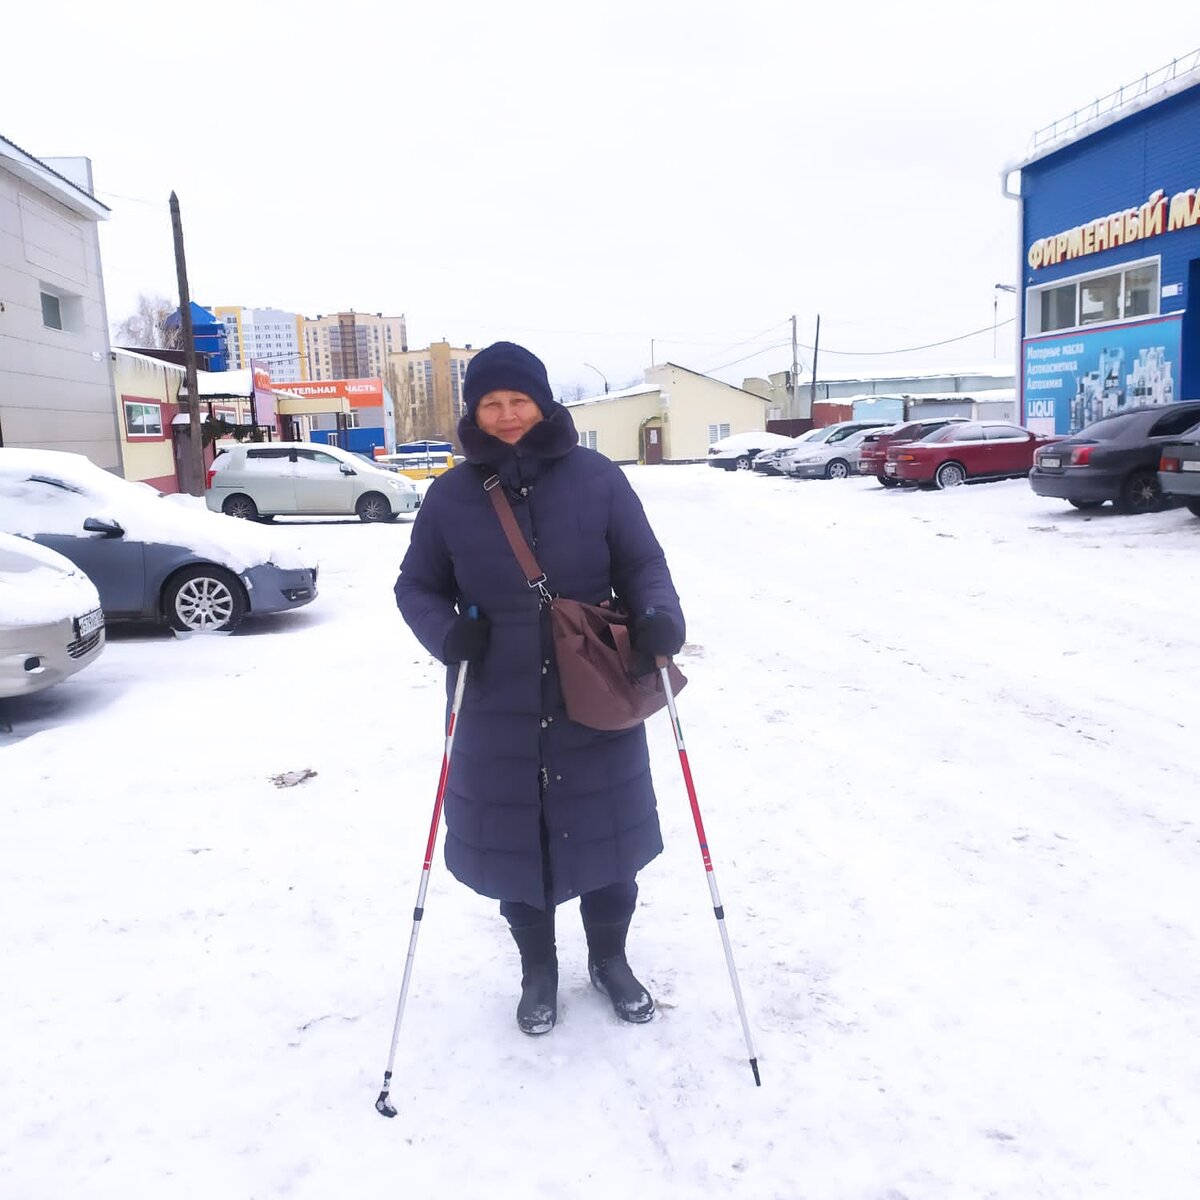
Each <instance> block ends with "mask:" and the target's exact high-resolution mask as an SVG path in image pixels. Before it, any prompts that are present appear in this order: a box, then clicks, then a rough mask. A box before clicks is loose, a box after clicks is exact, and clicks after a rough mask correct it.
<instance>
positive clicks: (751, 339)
mask: <svg viewBox="0 0 1200 1200" xmlns="http://www.w3.org/2000/svg"><path fill="white" fill-rule="evenodd" d="M783 324H786V322H784V321H776V322H775V324H774V325H768V326H767V327H766V329H764V330H763V331H762V332H761V333H756V334H755V335H754V336H753V337H748V338H744V339H743V340H742V341H740V342H730V343H729V344H727V345H725V346H722V347H721V354H725V353H726V352H727V351H729V350H736V349H737V348H738V347H739V346H749V345H751V344H758V345H761V344H762V343H761V342H759V338H762V337H765V336H766V335H767V334H768V333H771V332H772V331H773V330H775V329H778V328H779V326H780V325H783ZM654 340H655V341H656V342H657V341H658V340H659V339H658V338H655V339H654ZM768 349H770V350H774V349H775V347H774V346H769V347H767V348H766V349H763V350H760V351H758V353H760V354H765V353H766V352H767V350H768ZM717 357H720V355H718V356H717ZM747 357H748V358H753V357H754V356H753V355H747ZM738 361H739V362H744V361H745V360H744V359H738ZM728 365H732V364H728ZM716 369H717V370H718V371H719V370H721V369H722V368H720V367H717V368H716ZM700 374H701V375H703V374H705V372H704V371H701V372H700Z"/></svg>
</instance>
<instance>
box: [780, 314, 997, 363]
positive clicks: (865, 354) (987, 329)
mask: <svg viewBox="0 0 1200 1200" xmlns="http://www.w3.org/2000/svg"><path fill="white" fill-rule="evenodd" d="M1015 321H1016V318H1015V317H1009V318H1008V319H1007V320H1004V321H1001V322H1000V323H999V324H997V325H995V326H992V325H985V326H984V327H983V328H982V329H975V330H973V331H972V332H971V333H961V334H959V335H958V336H957V337H952V338H945V339H944V340H943V341H940V342H926V343H925V344H924V345H923V346H905V347H904V349H902V350H827V349H826V348H825V347H824V346H822V347H821V353H822V354H844V355H846V356H847V357H850V358H870V357H872V356H875V355H887V354H911V353H913V352H914V351H916V350H932V349H934V348H935V347H937V346H949V345H950V344H951V343H952V342H965V341H966V340H967V339H968V338H973V337H978V336H979V335H980V334H981V333H991V332H992V330H993V329H999V328H1000V326H1002V325H1012V324H1013V323H1014V322H1015ZM801 344H803V343H801ZM804 349H805V350H811V349H812V347H811V346H804Z"/></svg>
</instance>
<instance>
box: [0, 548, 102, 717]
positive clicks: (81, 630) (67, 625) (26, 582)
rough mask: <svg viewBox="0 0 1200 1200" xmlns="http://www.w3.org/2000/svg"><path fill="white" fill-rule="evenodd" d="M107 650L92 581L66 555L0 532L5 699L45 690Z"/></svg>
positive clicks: (0, 668) (1, 690)
mask: <svg viewBox="0 0 1200 1200" xmlns="http://www.w3.org/2000/svg"><path fill="white" fill-rule="evenodd" d="M103 649H104V613H103V612H102V611H101V608H100V597H99V595H98V594H97V592H96V588H95V586H94V585H93V584H92V581H91V580H90V579H88V577H87V576H86V575H84V574H83V572H82V571H80V570H79V569H78V568H76V567H75V566H73V565H72V564H71V563H70V562H68V561H67V559H65V558H63V556H62V555H61V554H57V553H55V552H54V551H53V550H50V549H48V548H47V547H45V546H39V545H38V544H37V543H36V542H31V541H29V540H28V539H26V538H19V537H14V536H12V534H8V533H0V698H4V697H8V696H24V695H28V694H29V693H30V692H40V691H41V690H42V689H43V688H48V687H50V686H51V684H55V683H58V682H60V681H61V680H63V679H66V678H67V676H68V675H74V674H75V672H76V671H82V670H83V668H84V667H86V666H87V665H88V664H89V663H92V662H95V661H96V659H97V658H99V657H100V652H101V651H102V650H103Z"/></svg>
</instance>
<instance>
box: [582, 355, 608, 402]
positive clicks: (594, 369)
mask: <svg viewBox="0 0 1200 1200" xmlns="http://www.w3.org/2000/svg"><path fill="white" fill-rule="evenodd" d="M583 365H584V366H585V367H587V369H588V370H589V371H595V372H596V374H597V375H599V376H600V378H601V379H603V380H604V394H605V395H606V396H607V395H608V380H607V379H606V378H605V376H604V372H603V371H602V370H600V368H599V367H593V366H592V364H591V363H584V364H583Z"/></svg>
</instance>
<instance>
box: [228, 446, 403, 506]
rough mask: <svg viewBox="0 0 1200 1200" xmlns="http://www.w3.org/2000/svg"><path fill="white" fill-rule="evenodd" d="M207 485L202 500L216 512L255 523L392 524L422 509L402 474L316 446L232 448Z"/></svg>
mask: <svg viewBox="0 0 1200 1200" xmlns="http://www.w3.org/2000/svg"><path fill="white" fill-rule="evenodd" d="M207 483H208V489H207V491H206V493H205V496H204V499H205V503H206V504H207V505H208V507H209V508H210V509H211V510H212V511H213V512H219V513H224V514H225V515H226V516H229V517H243V518H245V519H247V520H251V521H257V520H268V521H269V520H271V519H272V518H273V517H277V516H307V517H311V516H333V517H336V516H342V517H344V516H353V515H355V514H357V515H358V517H359V519H360V520H363V521H394V520H395V519H396V518H397V517H398V516H399V515H400V514H401V513H410V512H414V511H415V510H416V509H417V508H419V507H420V505H421V497H420V494H419V493H418V491H417V489H416V488H415V487H414V486H413V484H412V481H411V480H409V479H406V478H405V477H404V476H403V475H402V474H400V473H398V472H396V471H391V470H388V469H386V467H379V466H375V464H374V463H371V462H369V461H367V460H365V459H364V458H363V457H362V456H360V455H358V454H354V453H351V452H350V451H349V450H343V449H341V448H340V447H339V446H318V445H316V444H315V443H313V442H245V443H242V444H241V445H238V446H232V447H230V448H229V449H228V450H226V451H225V452H224V453H223V454H221V455H219V456H218V457H217V458H216V459H215V460H214V462H213V466H212V467H211V468H210V469H209V472H208V481H207Z"/></svg>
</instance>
